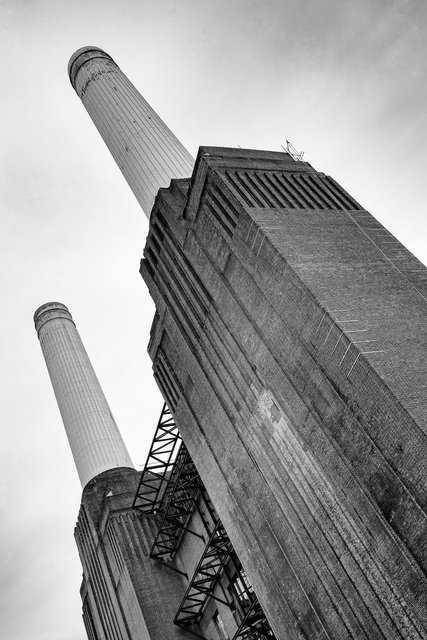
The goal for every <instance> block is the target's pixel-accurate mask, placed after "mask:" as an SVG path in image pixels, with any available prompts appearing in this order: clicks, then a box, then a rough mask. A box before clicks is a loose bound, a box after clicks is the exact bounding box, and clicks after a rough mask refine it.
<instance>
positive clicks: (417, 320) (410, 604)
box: [141, 147, 427, 640]
mask: <svg viewBox="0 0 427 640" xmlns="http://www.w3.org/2000/svg"><path fill="white" fill-rule="evenodd" d="M384 238H386V242H384ZM391 247H393V250H391ZM141 274H142V275H143V277H144V279H145V280H146V282H147V284H148V286H149V288H150V293H151V295H152V297H153V299H154V300H155V303H156V308H157V313H156V316H155V320H154V324H153V328H152V333H151V340H150V345H149V352H150V355H151V357H152V359H153V369H154V375H155V378H156V380H157V382H158V384H159V386H160V388H161V390H162V393H163V395H164V397H165V399H166V401H167V403H168V405H169V407H170V408H171V410H172V412H173V415H174V419H175V422H176V424H177V426H178V428H179V431H180V433H181V435H182V438H183V441H184V442H185V444H186V446H187V448H188V450H189V452H190V455H191V457H192V459H193V460H194V463H195V465H196V467H197V469H198V470H199V473H200V476H201V477H202V480H203V482H204V484H205V486H206V488H207V491H208V493H209V495H210V497H211V499H212V502H213V504H214V506H215V508H216V509H217V511H218V513H219V516H220V518H221V521H222V522H223V524H224V527H225V529H226V531H227V534H228V535H229V537H230V540H231V542H232V544H233V547H234V549H235V550H236V552H237V554H238V556H239V559H240V560H241V562H242V565H243V566H244V568H245V570H246V571H247V574H248V577H249V580H250V582H251V584H252V586H253V588H254V591H255V593H256V595H257V597H258V599H259V600H260V602H261V605H262V608H263V610H264V611H265V614H266V616H267V619H268V621H269V622H270V624H271V626H272V628H273V631H274V632H275V634H276V636H277V638H280V639H282V638H286V640H302V639H303V638H304V639H306V640H313V638H317V639H320V638H322V640H323V639H324V638H328V639H329V640H344V639H346V640H348V639H352V640H353V639H354V640H356V639H358V640H360V639H362V638H363V640H373V639H374V638H375V640H380V639H381V640H391V639H393V640H408V639H409V638H411V640H422V639H424V638H425V637H426V634H427V619H426V611H427V606H426V604H427V603H426V594H427V581H426V576H425V570H426V567H427V548H426V543H425V530H426V526H427V514H426V508H425V507H426V504H427V494H426V489H425V460H426V455H427V438H426V414H425V384H426V382H425V381H426V361H425V360H421V358H420V354H421V353H423V352H424V353H425V351H424V349H425V340H426V307H425V291H426V284H425V283H426V280H425V278H426V276H427V271H426V269H425V268H423V266H422V265H421V264H420V263H419V262H418V261H417V260H416V259H415V258H414V256H412V255H411V254H410V253H409V252H408V251H407V250H406V249H405V248H404V247H403V246H402V245H400V243H398V241H397V240H396V239H394V238H393V237H392V236H391V234H390V233H389V232H388V231H387V230H386V229H384V227H382V225H380V224H379V223H378V221H377V220H375V218H374V217H373V216H371V215H370V214H369V213H368V212H367V211H366V210H364V209H363V208H362V207H361V206H360V205H358V203H357V202H355V201H354V199H353V198H351V196H349V194H347V193H346V192H345V191H344V190H343V189H342V188H341V187H340V186H339V185H337V183H335V182H334V180H332V179H331V178H330V177H328V176H325V175H324V174H322V173H319V172H317V171H315V170H314V169H313V168H312V167H311V166H310V165H308V164H307V163H302V162H295V161H293V160H292V159H291V158H290V157H289V156H287V154H280V153H274V152H259V151H250V150H244V149H222V148H216V149H215V148H212V147H209V148H203V147H202V148H201V149H200V152H199V156H198V159H197V161H196V166H195V170H194V174H193V177H192V179H191V184H190V181H172V184H171V187H170V189H168V190H162V191H161V192H160V193H159V195H158V198H157V200H156V203H155V206H154V208H153V212H152V215H151V218H150V233H149V236H148V239H147V244H146V247H145V259H144V260H143V261H142V263H141Z"/></svg>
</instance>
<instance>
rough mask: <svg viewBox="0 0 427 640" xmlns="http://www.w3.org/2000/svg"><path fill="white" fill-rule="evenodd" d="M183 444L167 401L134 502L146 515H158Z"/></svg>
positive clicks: (135, 506)
mask: <svg viewBox="0 0 427 640" xmlns="http://www.w3.org/2000/svg"><path fill="white" fill-rule="evenodd" d="M180 444H181V436H180V435H179V431H178V429H177V427H176V425H175V422H174V419H173V417H172V414H171V412H170V411H169V409H168V407H167V405H166V404H164V405H163V409H162V413H161V414H160V419H159V422H158V424H157V429H156V432H155V434H154V438H153V442H152V443H151V448H150V451H149V454H148V458H147V462H146V464H145V468H144V471H143V472H142V475H141V480H140V482H139V486H138V489H137V492H136V495H135V498H134V501H133V505H132V506H133V507H134V508H135V509H138V511H140V512H141V513H142V514H143V515H144V516H146V517H152V518H154V517H155V516H156V514H157V510H158V508H159V506H160V504H161V502H162V498H163V493H164V491H165V489H166V486H167V485H168V483H169V477H170V475H171V472H172V469H173V466H174V463H175V458H176V456H177V453H178V451H179V447H180Z"/></svg>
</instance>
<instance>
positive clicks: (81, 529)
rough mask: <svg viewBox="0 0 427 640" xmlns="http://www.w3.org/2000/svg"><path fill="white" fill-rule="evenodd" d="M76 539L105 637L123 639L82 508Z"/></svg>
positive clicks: (99, 558)
mask: <svg viewBox="0 0 427 640" xmlns="http://www.w3.org/2000/svg"><path fill="white" fill-rule="evenodd" d="M76 540H77V546H78V547H79V551H80V553H81V555H82V562H83V565H84V566H85V567H86V570H87V571H88V573H89V576H90V582H91V586H92V589H93V593H94V597H95V602H96V605H97V608H98V613H99V619H100V622H101V624H102V627H103V630H104V633H105V637H106V638H108V639H109V640H124V636H123V634H122V629H121V621H120V620H119V618H118V616H117V604H116V601H115V598H114V601H113V598H112V593H111V591H110V589H111V584H110V581H109V580H108V581H107V578H106V576H107V575H108V574H107V571H106V566H105V561H104V559H102V560H101V558H102V555H101V554H100V553H99V550H98V547H97V544H98V540H97V539H94V536H93V534H92V530H91V525H90V522H89V520H88V517H87V515H86V512H85V510H84V509H81V511H80V514H79V521H78V524H77V527H76Z"/></svg>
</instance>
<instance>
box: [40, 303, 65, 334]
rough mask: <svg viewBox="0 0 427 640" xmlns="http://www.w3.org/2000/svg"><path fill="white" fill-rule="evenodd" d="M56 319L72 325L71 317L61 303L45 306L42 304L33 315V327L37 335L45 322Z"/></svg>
mask: <svg viewBox="0 0 427 640" xmlns="http://www.w3.org/2000/svg"><path fill="white" fill-rule="evenodd" d="M56 318H63V319H64V320H70V322H72V323H73V324H74V322H73V316H72V315H71V313H70V312H69V311H68V309H67V307H66V306H65V304H62V302H46V304H42V305H41V307H39V308H38V309H37V310H36V312H35V313H34V325H35V327H36V331H37V333H38V332H39V331H40V329H41V327H42V326H43V325H44V324H46V322H49V320H55V319H56ZM74 326H75V325H74Z"/></svg>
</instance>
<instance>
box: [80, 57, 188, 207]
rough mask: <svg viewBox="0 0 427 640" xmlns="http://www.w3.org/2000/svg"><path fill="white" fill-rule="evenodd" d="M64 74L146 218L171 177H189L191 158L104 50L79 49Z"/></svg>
mask: <svg viewBox="0 0 427 640" xmlns="http://www.w3.org/2000/svg"><path fill="white" fill-rule="evenodd" d="M68 73H69V76H70V80H71V84H72V86H73V87H74V89H75V90H76V92H77V95H78V96H79V97H80V98H81V100H82V102H83V104H84V106H85V107H86V109H87V111H88V113H89V115H90V117H91V118H92V120H93V122H94V123H95V125H96V128H97V129H98V131H99V133H100V134H101V136H102V138H103V139H104V142H105V143H106V145H107V147H108V148H109V150H110V152H111V154H112V156H113V157H114V159H115V161H116V162H117V164H118V165H119V168H120V170H121V172H122V173H123V175H124V177H125V178H126V180H127V182H128V184H129V186H130V188H131V189H132V191H133V193H134V194H135V196H136V198H137V200H138V202H139V204H140V205H141V207H142V209H143V211H144V213H145V214H146V216H147V218H149V217H150V212H151V208H152V206H153V203H154V198H155V197H156V194H157V191H158V190H159V188H160V187H168V186H169V183H170V180H171V178H189V177H190V176H191V174H192V171H193V166H194V159H193V158H192V157H191V156H190V154H189V153H188V151H187V150H186V149H185V147H184V146H183V145H182V144H181V143H180V141H179V140H178V139H177V138H176V137H175V136H174V134H173V133H172V131H171V130H170V129H169V128H168V127H167V126H166V124H165V123H164V122H163V120H162V119H161V118H159V116H158V115H157V113H156V112H155V111H154V110H153V109H152V108H151V107H150V105H149V104H148V102H146V100H144V98H143V97H142V96H141V94H140V93H139V92H138V91H137V90H136V89H135V87H134V86H133V84H132V83H131V82H130V81H129V80H128V78H127V77H126V76H125V75H124V73H122V71H121V70H120V69H119V67H118V66H117V64H116V63H115V62H114V60H113V59H112V58H111V57H110V56H109V55H108V54H107V53H105V51H102V49H98V48H97V47H83V48H82V49H78V50H77V51H76V52H75V53H74V54H73V55H72V56H71V59H70V62H69V64H68Z"/></svg>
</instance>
